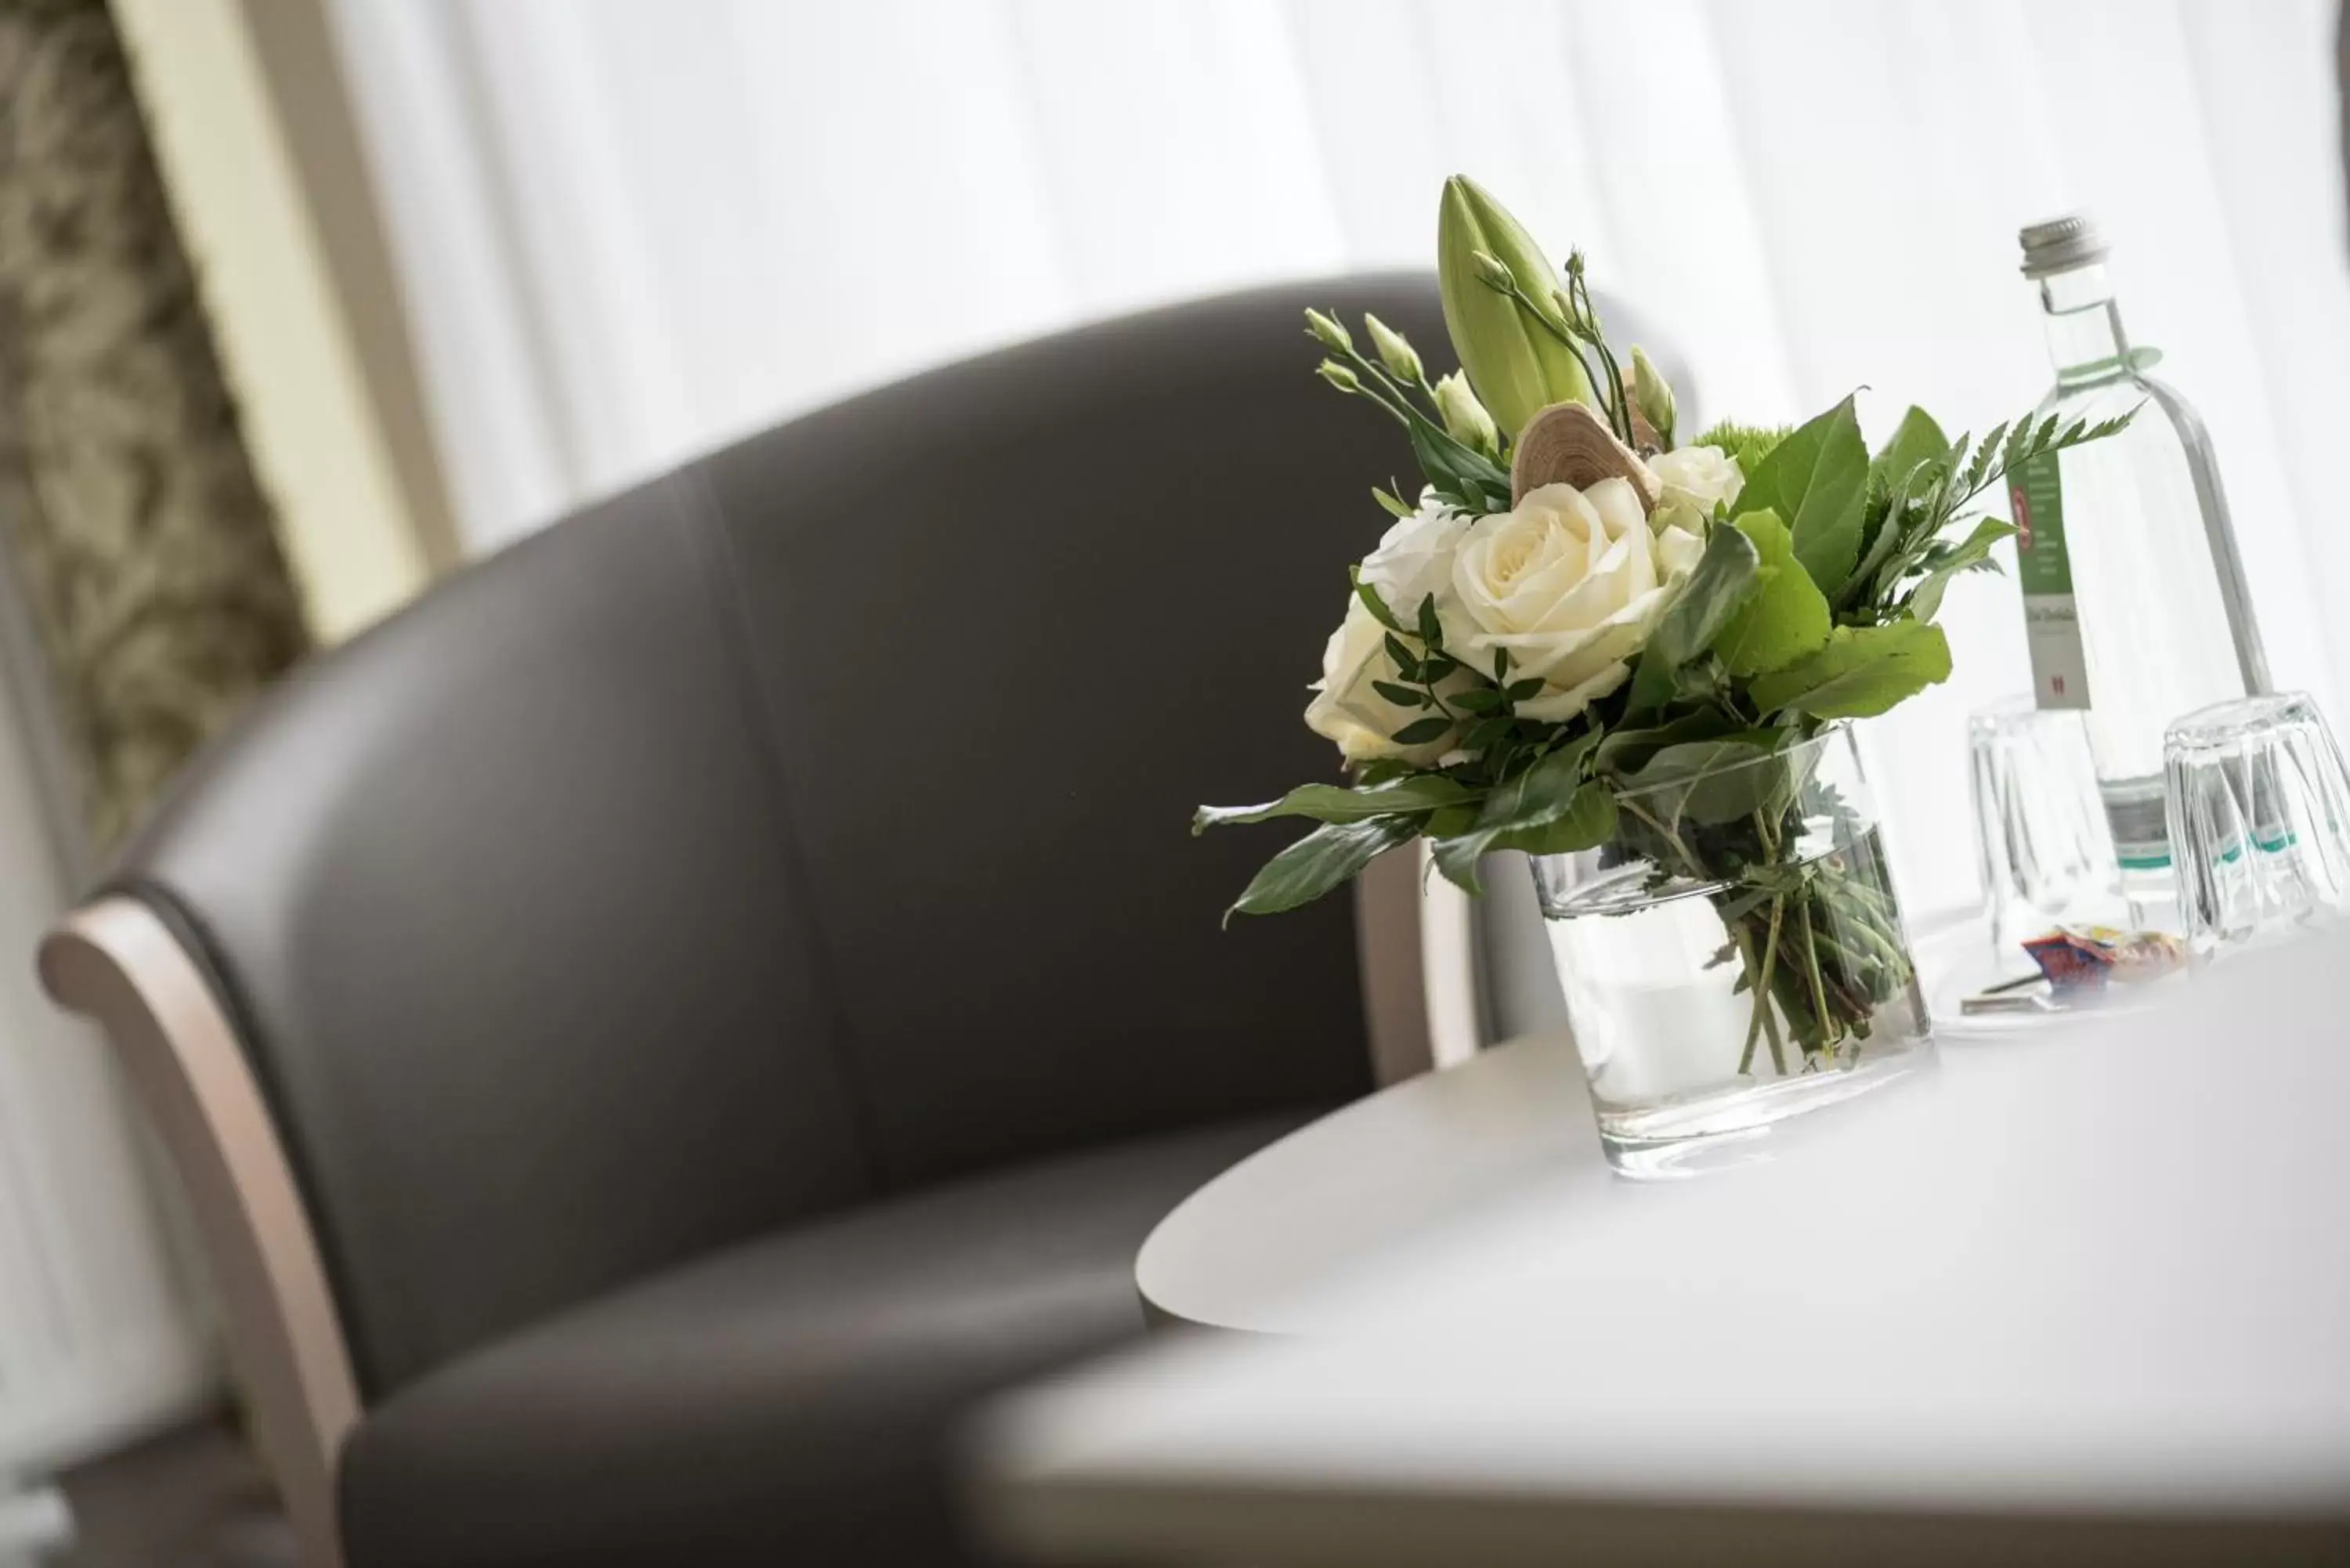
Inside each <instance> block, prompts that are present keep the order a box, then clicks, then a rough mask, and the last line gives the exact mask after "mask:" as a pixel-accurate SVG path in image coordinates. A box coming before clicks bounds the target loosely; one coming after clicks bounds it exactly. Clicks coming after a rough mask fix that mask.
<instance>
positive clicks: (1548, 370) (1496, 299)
mask: <svg viewBox="0 0 2350 1568" xmlns="http://www.w3.org/2000/svg"><path fill="white" fill-rule="evenodd" d="M1436 265H1437V279H1438V282H1439V284H1440V286H1441V289H1442V292H1443V296H1444V326H1445V329H1446V330H1447V331H1449V332H1450V333H1451V335H1452V348H1453V352H1454V353H1455V354H1457V355H1458V356H1459V357H1460V359H1461V369H1464V370H1466V371H1467V372H1468V373H1469V381H1470V384H1471V386H1473V387H1474V388H1475V389H1476V391H1477V397H1478V399H1479V400H1480V401H1482V403H1483V404H1484V406H1485V407H1486V408H1487V409H1490V410H1492V419H1493V420H1494V421H1495V422H1496V424H1497V426H1498V427H1499V433H1500V434H1503V435H1506V436H1509V437H1512V438H1513V439H1514V438H1515V437H1516V435H1517V433H1518V431H1521V430H1523V429H1524V428H1525V423H1526V421H1528V420H1530V419H1532V418H1533V417H1534V415H1535V413H1537V412H1538V411H1540V410H1543V409H1544V408H1546V407H1548V406H1549V405H1551V404H1552V403H1564V402H1576V403H1583V404H1585V405H1586V406H1591V407H1596V406H1597V398H1596V396H1595V394H1594V393H1593V391H1592V389H1591V380H1590V378H1589V377H1587V376H1586V375H1585V374H1584V372H1583V367H1582V366H1581V365H1580V364H1579V363H1577V362H1576V360H1575V355H1574V353H1573V352H1572V351H1570V350H1569V349H1568V348H1567V346H1566V345H1565V344H1564V343H1561V342H1560V341H1558V339H1557V338H1555V337H1553V336H1552V335H1551V334H1550V333H1549V332H1548V331H1546V330H1544V328H1543V327H1541V326H1540V325H1538V324H1536V323H1535V322H1533V321H1530V320H1528V319H1527V318H1526V315H1525V309H1524V307H1523V306H1521V305H1520V304H1519V303H1518V301H1517V300H1515V299H1513V298H1512V297H1510V296H1508V295H1507V294H1504V293H1502V292H1500V291H1501V290H1503V289H1508V288H1512V287H1519V288H1523V289H1524V291H1525V293H1526V295H1527V296H1528V297H1529V298H1531V299H1533V300H1534V301H1536V302H1537V306H1536V307H1537V308H1540V309H1543V310H1544V311H1545V313H1547V311H1548V310H1549V309H1551V308H1552V296H1553V295H1554V294H1555V293H1556V292H1557V290H1558V287H1559V276H1558V271H1557V269H1556V268H1555V267H1553V266H1552V265H1551V264H1550V259H1549V258H1548V257H1547V256H1545V255H1544V254H1543V253H1542V249H1541V247H1540V246H1538V245H1536V244H1534V236H1533V235H1531V234H1527V233H1526V231H1525V229H1524V227H1523V225H1522V224H1520V223H1519V222H1518V221H1517V220H1516V219H1515V218H1513V217H1512V216H1511V215H1510V214H1509V212H1508V210H1507V209H1505V208H1504V207H1503V205H1502V204H1501V203H1500V202H1496V201H1494V200H1493V198H1492V196H1491V195H1489V194H1487V193H1486V192H1485V191H1484V190H1483V189H1482V187H1480V186H1479V185H1477V184H1476V183H1475V182H1473V181H1471V180H1469V179H1466V178H1464V177H1462V176H1461V175H1455V176H1453V177H1452V178H1451V179H1450V180H1448V181H1446V182H1444V199H1443V202H1442V204H1441V206H1440V208H1439V210H1438V214H1437V226H1436ZM1560 325H1561V326H1562V327H1563V326H1564V325H1565V322H1564V320H1562V321H1561V323H1560Z"/></svg>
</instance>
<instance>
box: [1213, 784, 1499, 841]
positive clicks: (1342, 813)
mask: <svg viewBox="0 0 2350 1568" xmlns="http://www.w3.org/2000/svg"><path fill="white" fill-rule="evenodd" d="M1476 798H1477V796H1476V794H1475V793H1474V792H1473V791H1471V790H1470V789H1469V788H1468V787H1467V786H1466V785H1464V784H1461V783H1460V782H1459V781H1458V780H1456V779H1450V778H1447V777H1445V776H1444V775H1443V774H1406V775H1404V776H1403V777H1401V778H1399V779H1392V780H1389V781H1388V782H1386V783H1384V784H1366V785H1364V786H1362V787H1360V788H1357V789H1347V788H1346V787H1345V786H1343V785H1340V784H1300V785H1298V786H1297V787H1296V788H1295V789H1294V790H1291V791H1290V792H1289V793H1288V794H1285V795H1283V796H1282V797H1281V798H1280V799H1279V800H1276V801H1269V802H1267V803H1266V804H1265V805H1203V806H1201V808H1200V809H1199V810H1198V811H1196V812H1193V813H1192V814H1191V832H1192V834H1193V836H1198V835H1200V834H1202V833H1205V832H1206V831H1207V830H1208V829H1210V828H1211V827H1224V826H1230V825H1232V823H1236V822H1265V821H1268V820H1270V819H1272V818H1274V817H1276V816H1310V817H1312V818H1314V820H1315V821H1316V822H1362V821H1365V820H1367V819H1368V818H1370V817H1374V816H1394V815H1406V814H1409V813H1413V812H1427V811H1435V810H1437V809H1438V808H1440V807H1441V806H1448V805H1459V804H1461V802H1463V801H1473V800H1475V799H1476Z"/></svg>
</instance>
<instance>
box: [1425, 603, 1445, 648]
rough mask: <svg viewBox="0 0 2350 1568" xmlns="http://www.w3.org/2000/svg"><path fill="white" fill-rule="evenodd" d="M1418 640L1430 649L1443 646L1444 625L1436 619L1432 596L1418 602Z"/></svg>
mask: <svg viewBox="0 0 2350 1568" xmlns="http://www.w3.org/2000/svg"><path fill="white" fill-rule="evenodd" d="M1419 640H1420V641H1422V642H1424V643H1426V644H1428V646H1429V647H1430V648H1431V649H1440V648H1442V647H1443V646H1444V623H1443V622H1442V621H1441V620H1440V619H1438V618H1437V615H1436V596H1435V595H1434V594H1430V595H1428V596H1427V597H1424V598H1422V599H1421V600H1420V601H1419Z"/></svg>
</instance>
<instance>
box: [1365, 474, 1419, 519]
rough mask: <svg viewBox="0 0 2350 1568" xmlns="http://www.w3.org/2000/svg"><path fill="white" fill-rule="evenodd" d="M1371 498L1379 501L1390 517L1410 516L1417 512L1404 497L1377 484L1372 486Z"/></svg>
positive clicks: (1391, 481)
mask: <svg viewBox="0 0 2350 1568" xmlns="http://www.w3.org/2000/svg"><path fill="white" fill-rule="evenodd" d="M1388 483H1390V484H1392V483H1395V482H1394V481H1393V480H1389V481H1388ZM1371 499H1372V500H1374V501H1376V502H1378V504H1379V505H1380V506H1381V507H1383V508H1384V509H1385V510H1386V512H1387V514H1388V516H1390V517H1409V516H1412V515H1414V509H1413V508H1412V507H1409V506H1407V505H1405V504H1404V503H1403V498H1402V497H1400V496H1398V495H1392V494H1390V493H1388V492H1387V491H1384V490H1382V489H1380V488H1379V487H1378V485H1376V484H1374V485H1372V486H1371Z"/></svg>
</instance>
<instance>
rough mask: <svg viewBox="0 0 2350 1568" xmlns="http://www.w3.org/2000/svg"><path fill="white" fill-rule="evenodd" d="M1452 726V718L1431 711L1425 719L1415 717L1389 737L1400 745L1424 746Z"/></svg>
mask: <svg viewBox="0 0 2350 1568" xmlns="http://www.w3.org/2000/svg"><path fill="white" fill-rule="evenodd" d="M1451 728H1452V721H1451V720H1450V719H1448V718H1446V717H1444V715H1442V714H1441V713H1431V714H1430V715H1429V716H1428V717H1427V718H1425V719H1414V720H1413V721H1412V722H1410V723H1409V724H1406V725H1405V726H1404V727H1403V728H1402V729H1400V730H1398V731H1397V732H1395V733H1394V734H1393V735H1392V736H1390V737H1389V739H1391V740H1393V741H1394V742H1395V743H1396V744H1397V745H1399V746H1424V745H1426V744H1428V742H1430V741H1433V740H1435V739H1437V738H1438V737H1439V736H1440V735H1442V734H1443V733H1444V732H1446V731H1447V730H1450V729H1451Z"/></svg>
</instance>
